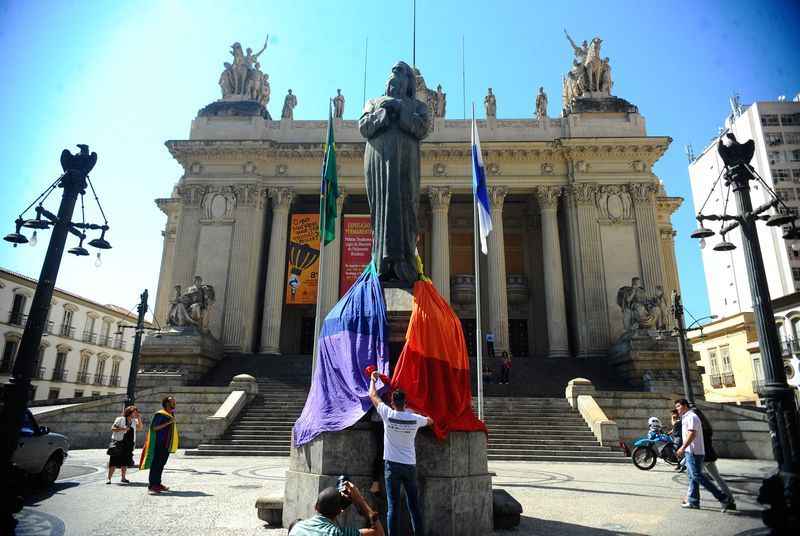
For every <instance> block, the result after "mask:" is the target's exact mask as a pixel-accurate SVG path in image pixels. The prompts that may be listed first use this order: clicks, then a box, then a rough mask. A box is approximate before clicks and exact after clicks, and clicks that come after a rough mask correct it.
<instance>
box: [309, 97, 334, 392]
mask: <svg viewBox="0 0 800 536" xmlns="http://www.w3.org/2000/svg"><path fill="white" fill-rule="evenodd" d="M332 106H333V100H332V99H331V100H330V101H329V102H328V128H329V129H331V128H333V120H332V118H331V117H332V112H331V107H332ZM328 134H329V133H328ZM328 134H326V136H325V143H326V144H327V143H328V140H329V139H330V136H329V135H328ZM326 149H327V147H326ZM324 158H327V156H325V157H324ZM325 165H326V166H327V163H326V164H325ZM323 172H324V170H323ZM321 183H322V186H321V187H320V189H319V207H320V215H319V231H320V232H319V270H317V307H316V309H315V312H314V349H313V350H312V354H311V379H312V381H313V379H314V371H315V370H316V368H317V357H318V356H317V352H318V351H319V346H318V341H319V330H320V324H321V317H322V314H321V313H322V270H323V269H324V267H325V264H324V263H325V229H326V228H325V216H326V215H327V214H326V213H327V212H328V211H327V208H328V207H327V195H328V181H327V180H326V179H325V177H323V179H322V181H321Z"/></svg>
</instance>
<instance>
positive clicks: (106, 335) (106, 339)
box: [100, 320, 111, 346]
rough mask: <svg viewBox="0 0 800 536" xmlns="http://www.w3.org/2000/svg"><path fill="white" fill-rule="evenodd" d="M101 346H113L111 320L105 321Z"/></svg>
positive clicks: (101, 334)
mask: <svg viewBox="0 0 800 536" xmlns="http://www.w3.org/2000/svg"><path fill="white" fill-rule="evenodd" d="M100 346H111V321H110V320H103V331H102V332H101V333H100Z"/></svg>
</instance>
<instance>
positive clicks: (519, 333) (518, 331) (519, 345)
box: [508, 318, 528, 357]
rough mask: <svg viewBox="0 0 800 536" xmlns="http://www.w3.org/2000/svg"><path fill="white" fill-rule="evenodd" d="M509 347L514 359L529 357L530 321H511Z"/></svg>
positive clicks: (509, 322) (509, 323) (509, 324)
mask: <svg viewBox="0 0 800 536" xmlns="http://www.w3.org/2000/svg"><path fill="white" fill-rule="evenodd" d="M508 346H509V350H511V355H513V356H514V357H527V356H528V321H527V320H526V319H513V318H512V319H510V320H509V321H508Z"/></svg>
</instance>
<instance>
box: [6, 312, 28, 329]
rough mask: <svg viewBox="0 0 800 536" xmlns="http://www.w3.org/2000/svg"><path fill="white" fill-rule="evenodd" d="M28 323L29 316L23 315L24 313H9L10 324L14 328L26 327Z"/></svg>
mask: <svg viewBox="0 0 800 536" xmlns="http://www.w3.org/2000/svg"><path fill="white" fill-rule="evenodd" d="M27 321H28V315H26V314H23V312H22V311H9V312H8V323H9V324H11V325H12V326H24V325H25V323H26V322H27Z"/></svg>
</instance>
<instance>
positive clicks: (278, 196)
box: [260, 188, 294, 354]
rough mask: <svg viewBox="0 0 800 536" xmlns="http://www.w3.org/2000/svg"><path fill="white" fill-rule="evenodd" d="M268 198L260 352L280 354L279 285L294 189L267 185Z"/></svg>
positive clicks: (283, 271)
mask: <svg viewBox="0 0 800 536" xmlns="http://www.w3.org/2000/svg"><path fill="white" fill-rule="evenodd" d="M269 197H270V199H271V201H272V231H271V233H270V239H269V256H268V257H267V263H268V264H267V279H266V285H265V289H264V315H263V318H262V321H261V348H260V351H261V353H263V354H280V353H281V347H280V343H281V317H282V314H283V288H284V285H283V284H284V275H285V274H286V240H287V236H286V235H287V232H288V225H289V208H290V207H291V205H292V200H293V199H294V191H293V190H292V189H291V188H271V189H270V190H269Z"/></svg>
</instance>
